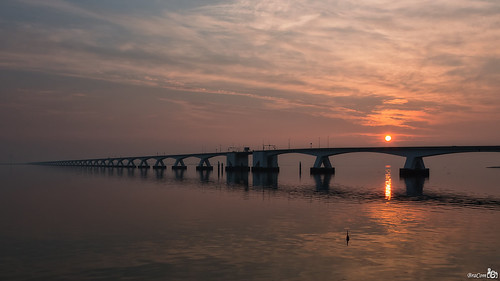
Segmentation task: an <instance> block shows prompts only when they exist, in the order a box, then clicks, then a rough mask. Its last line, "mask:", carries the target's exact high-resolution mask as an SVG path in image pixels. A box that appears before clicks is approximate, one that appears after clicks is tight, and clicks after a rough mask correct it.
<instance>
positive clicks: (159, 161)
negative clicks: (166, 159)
mask: <svg viewBox="0 0 500 281" xmlns="http://www.w3.org/2000/svg"><path fill="white" fill-rule="evenodd" d="M166 168H167V165H165V163H163V159H161V158H158V159H156V163H155V164H154V166H153V169H166Z"/></svg>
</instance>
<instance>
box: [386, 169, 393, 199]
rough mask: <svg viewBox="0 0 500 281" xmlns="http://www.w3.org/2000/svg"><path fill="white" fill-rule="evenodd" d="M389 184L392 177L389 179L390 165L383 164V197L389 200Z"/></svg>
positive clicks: (390, 192) (390, 193)
mask: <svg viewBox="0 0 500 281" xmlns="http://www.w3.org/2000/svg"><path fill="white" fill-rule="evenodd" d="M391 185H392V179H391V166H390V165H387V166H385V199H387V200H391V195H392V191H391Z"/></svg>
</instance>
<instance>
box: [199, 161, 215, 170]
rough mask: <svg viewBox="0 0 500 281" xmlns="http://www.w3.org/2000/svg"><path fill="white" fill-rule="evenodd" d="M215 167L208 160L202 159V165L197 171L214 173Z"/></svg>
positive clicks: (200, 164)
mask: <svg viewBox="0 0 500 281" xmlns="http://www.w3.org/2000/svg"><path fill="white" fill-rule="evenodd" d="M213 169H214V167H212V165H211V164H210V161H208V158H200V163H199V164H198V166H196V171H212V170H213Z"/></svg>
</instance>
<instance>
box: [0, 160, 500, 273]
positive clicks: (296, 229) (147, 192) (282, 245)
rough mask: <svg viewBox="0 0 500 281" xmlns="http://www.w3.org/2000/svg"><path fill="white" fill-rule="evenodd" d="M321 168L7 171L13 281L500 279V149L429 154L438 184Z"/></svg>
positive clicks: (369, 164) (4, 191) (7, 241)
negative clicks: (491, 273) (320, 171)
mask: <svg viewBox="0 0 500 281" xmlns="http://www.w3.org/2000/svg"><path fill="white" fill-rule="evenodd" d="M313 160H314V159H309V158H305V159H302V158H300V159H299V158H297V157H296V156H289V157H280V160H279V161H280V165H281V171H280V173H279V174H274V175H273V174H252V173H243V174H228V173H224V174H223V175H219V174H218V173H217V167H215V169H214V172H212V173H210V174H207V173H206V172H205V173H202V174H200V173H198V172H196V171H195V169H194V166H189V167H188V171H186V172H185V173H184V174H181V173H175V172H174V171H171V170H170V169H168V170H165V171H163V172H156V171H154V170H149V171H147V172H141V171H140V170H138V169H135V170H127V169H109V168H71V167H41V166H0V280H469V279H468V278H467V274H468V273H478V272H479V273H486V272H487V269H488V268H491V269H493V270H496V271H497V272H498V271H500V254H499V250H500V239H499V237H500V235H499V233H500V224H499V222H500V169H488V168H486V167H489V166H498V164H499V162H500V158H499V156H498V154H489V153H486V154H478V155H473V154H468V155H465V154H464V155H449V156H446V157H439V158H435V159H434V158H429V159H426V160H425V161H426V165H427V166H428V167H430V169H431V176H430V178H428V179H423V178H413V179H406V180H405V179H400V178H399V168H400V167H401V166H402V165H403V162H404V159H401V158H397V157H392V156H376V155H369V154H364V155H352V156H339V157H334V158H333V160H334V165H335V166H336V169H337V170H336V174H335V175H334V176H332V177H328V176H319V177H312V176H310V175H309V173H308V168H309V167H310V165H311V162H312V161H313ZM220 161H224V159H222V158H221V159H220ZM298 161H301V162H302V174H301V175H299V169H298ZM213 163H217V159H216V160H215V162H214V161H212V164H213ZM346 230H349V235H350V241H349V245H348V246H347V245H346V239H345V238H346Z"/></svg>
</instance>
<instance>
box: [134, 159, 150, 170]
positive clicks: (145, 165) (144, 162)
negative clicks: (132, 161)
mask: <svg viewBox="0 0 500 281" xmlns="http://www.w3.org/2000/svg"><path fill="white" fill-rule="evenodd" d="M147 161H148V159H146V158H144V159H141V163H139V166H137V168H140V169H149V167H150V166H149V164H148V162H147Z"/></svg>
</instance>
